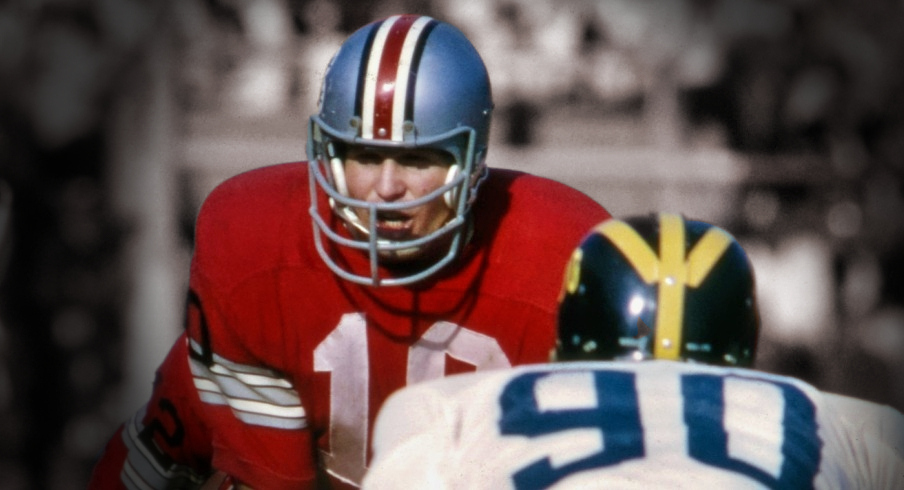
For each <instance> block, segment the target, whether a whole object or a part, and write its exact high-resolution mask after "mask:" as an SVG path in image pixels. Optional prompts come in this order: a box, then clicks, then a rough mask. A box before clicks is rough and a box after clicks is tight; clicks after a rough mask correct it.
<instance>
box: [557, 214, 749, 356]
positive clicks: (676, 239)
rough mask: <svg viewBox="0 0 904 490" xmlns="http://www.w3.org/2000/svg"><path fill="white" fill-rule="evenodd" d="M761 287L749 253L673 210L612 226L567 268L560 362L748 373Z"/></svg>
mask: <svg viewBox="0 0 904 490" xmlns="http://www.w3.org/2000/svg"><path fill="white" fill-rule="evenodd" d="M754 289H755V285H754V274H753V268H752V266H751V264H750V261H749V259H748V258H747V254H746V253H745V252H744V249H743V248H741V245H740V244H739V243H738V242H737V241H736V240H735V239H734V237H732V236H731V235H730V234H729V233H728V232H726V231H725V230H723V229H721V228H719V227H716V226H714V225H712V224H709V223H705V222H702V221H691V220H685V219H684V218H682V217H681V216H679V215H675V214H666V213H662V214H653V215H650V216H644V217H633V218H628V219H624V220H616V219H611V220H608V221H605V222H603V223H601V224H599V225H597V226H596V227H595V228H594V229H593V230H592V231H591V233H589V234H588V235H587V236H585V238H584V239H583V241H582V242H581V244H580V245H579V246H578V248H576V249H575V250H574V252H573V253H572V256H571V260H570V261H569V264H568V266H567V267H566V270H565V279H564V284H563V286H562V292H561V295H560V298H559V312H558V340H557V344H556V349H555V351H554V356H555V359H556V360H558V361H571V360H616V359H634V360H644V359H670V360H683V361H696V362H701V363H706V364H716V365H728V366H751V365H752V364H753V361H754V357H755V355H756V345H757V336H758V333H759V313H758V310H757V304H756V296H755V291H754Z"/></svg>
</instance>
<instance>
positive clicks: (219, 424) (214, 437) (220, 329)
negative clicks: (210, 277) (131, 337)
mask: <svg viewBox="0 0 904 490" xmlns="http://www.w3.org/2000/svg"><path fill="white" fill-rule="evenodd" d="M190 286H191V288H192V293H191V294H190V297H189V304H188V320H187V332H186V336H187V351H186V359H185V360H186V364H187V365H188V369H189V371H190V377H191V379H192V384H193V387H194V390H195V391H194V395H195V398H196V399H197V400H198V405H199V407H200V408H199V412H200V413H201V414H202V416H203V420H204V421H205V423H206V424H207V425H208V426H209V427H210V428H209V432H210V434H211V439H210V444H211V447H212V456H211V459H210V465H211V466H212V467H213V468H217V469H218V470H221V471H223V472H224V473H226V474H228V475H230V476H231V478H232V479H234V481H235V482H241V483H243V484H245V485H247V486H248V487H251V488H267V489H299V488H314V487H315V485H316V483H315V480H316V475H317V463H316V450H315V447H314V441H313V436H312V434H311V431H310V429H309V427H308V425H309V421H308V418H307V417H308V414H307V411H306V408H305V406H304V404H303V403H302V401H301V396H300V394H299V392H298V390H297V389H296V387H295V386H294V384H293V382H292V380H291V379H290V378H289V377H287V376H285V375H284V374H283V373H281V372H279V371H277V370H274V369H271V368H270V367H268V366H266V365H262V364H261V363H260V362H259V361H257V360H256V359H255V358H254V357H253V356H250V355H249V354H248V351H249V345H248V342H252V341H254V338H251V339H248V338H245V337H243V336H242V335H241V334H242V333H243V332H248V331H252V332H255V333H259V331H260V329H261V328H265V327H264V326H262V325H259V324H256V323H254V321H253V319H249V318H244V317H242V316H241V314H240V312H236V311H235V310H234V309H230V308H225V307H223V306H222V304H223V303H227V304H229V298H230V297H229V296H228V295H224V294H211V292H212V290H213V288H212V287H211V286H210V285H209V284H207V283H205V281H204V277H203V275H202V274H200V273H198V272H197V271H193V276H192V282H191V284H190ZM195 291H198V293H195ZM202 292H203V293H207V294H204V295H203V296H202V294H201V293H202ZM202 298H203V299H202ZM252 337H254V336H252Z"/></svg>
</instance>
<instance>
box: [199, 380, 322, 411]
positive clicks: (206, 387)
mask: <svg viewBox="0 0 904 490" xmlns="http://www.w3.org/2000/svg"><path fill="white" fill-rule="evenodd" d="M195 387H196V388H198V390H201V391H204V392H208V393H214V394H218V395H220V396H221V397H222V399H223V400H225V401H226V404H228V405H229V406H230V407H232V408H234V409H236V410H241V411H243V412H251V413H259V414H262V415H270V416H273V417H283V418H304V417H305V410H304V407H302V406H301V405H291V406H282V405H274V404H272V403H266V402H262V401H256V400H248V399H242V398H234V397H231V396H229V395H227V394H224V393H223V392H222V391H221V390H220V389H219V386H217V385H216V383H212V382H210V381H208V380H204V379H198V378H195Z"/></svg>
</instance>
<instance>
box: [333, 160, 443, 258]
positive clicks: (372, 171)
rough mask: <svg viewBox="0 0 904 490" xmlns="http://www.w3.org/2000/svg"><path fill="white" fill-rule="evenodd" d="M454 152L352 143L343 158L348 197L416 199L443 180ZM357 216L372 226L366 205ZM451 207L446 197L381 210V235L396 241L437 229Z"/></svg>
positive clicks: (388, 200) (382, 200) (392, 200)
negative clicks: (365, 145)
mask: <svg viewBox="0 0 904 490" xmlns="http://www.w3.org/2000/svg"><path fill="white" fill-rule="evenodd" d="M452 163H453V160H452V156H451V155H449V154H447V153H444V152H442V151H438V150H430V149H416V150H413V149H385V148H373V147H360V146H350V147H349V148H348V150H347V152H346V158H345V176H346V181H347V182H348V194H349V197H352V198H354V199H360V200H362V201H367V202H373V203H398V202H405V201H412V200H414V199H417V198H420V197H423V196H425V195H426V194H429V193H430V192H432V191H434V190H436V189H438V188H439V187H441V186H442V185H443V184H444V183H445V179H446V175H447V174H448V172H449V167H450V166H451V165H452ZM355 212H356V214H357V215H358V219H360V220H361V222H362V223H363V224H365V225H369V216H368V215H367V211H366V210H364V209H356V210H355ZM453 214H454V213H453V211H452V210H451V209H450V208H449V207H448V206H447V205H446V204H445V202H444V201H443V199H442V197H439V198H437V199H434V200H432V201H429V202H427V203H425V204H422V205H420V206H417V207H414V208H406V209H402V210H398V211H383V212H379V213H378V214H377V223H376V230H377V235H378V237H379V238H383V239H386V240H392V241H400V240H411V239H415V238H420V237H422V236H425V235H427V234H429V233H432V232H434V231H436V230H438V229H439V228H440V227H441V226H443V225H444V224H445V223H446V222H447V221H448V220H449V219H450V218H451V217H452V216H453Z"/></svg>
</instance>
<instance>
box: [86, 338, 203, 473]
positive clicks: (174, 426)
mask: <svg viewBox="0 0 904 490" xmlns="http://www.w3.org/2000/svg"><path fill="white" fill-rule="evenodd" d="M186 352H187V351H186V347H185V339H184V337H182V338H180V339H179V341H177V342H176V344H175V345H174V346H173V348H172V349H171V350H170V353H169V354H168V356H167V358H166V360H165V361H164V362H163V364H161V366H160V368H159V369H158V371H157V378H156V380H155V382H154V391H153V393H152V396H151V399H150V400H149V401H148V403H147V404H146V405H145V406H144V407H142V408H141V410H139V411H138V412H137V413H136V414H135V415H134V416H133V417H132V418H131V419H130V420H128V421H127V422H126V423H124V424H123V425H122V426H121V427H120V428H119V429H118V430H117V432H116V434H115V435H114V436H113V438H112V439H111V440H110V441H109V442H108V443H107V447H106V448H105V450H104V452H103V453H102V455H101V457H100V459H99V460H98V462H97V464H96V465H95V468H94V471H93V474H92V479H91V482H90V484H89V486H88V488H90V489H93V490H96V489H121V488H130V489H131V488H155V489H163V488H195V487H197V486H198V485H199V484H200V483H201V482H202V481H204V478H206V477H207V474H208V473H209V472H210V466H209V463H208V462H209V460H210V455H211V447H210V436H209V433H208V432H207V428H206V425H205V424H204V421H203V420H202V419H201V418H200V417H199V416H198V412H197V408H198V407H197V405H196V404H195V399H196V398H197V396H196V395H195V394H194V386H193V385H192V383H191V376H190V374H189V373H188V370H187V366H186V363H185V357H186V355H187V354H186Z"/></svg>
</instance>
